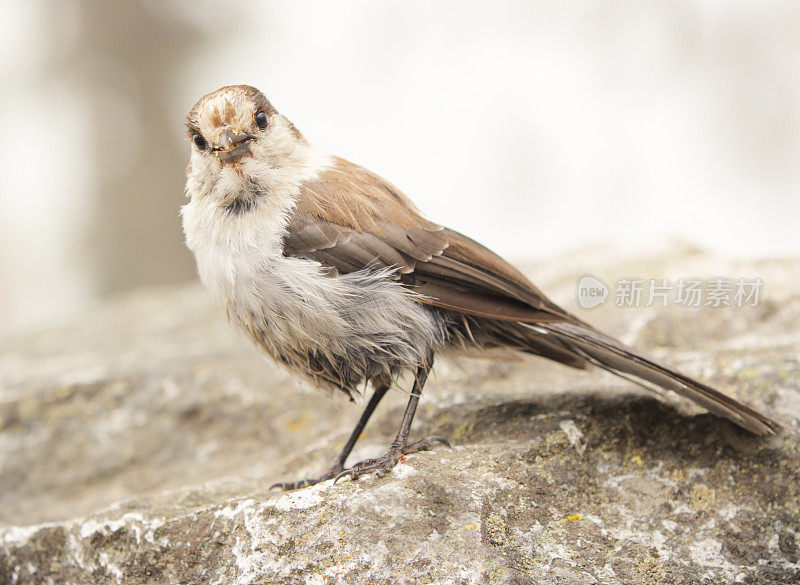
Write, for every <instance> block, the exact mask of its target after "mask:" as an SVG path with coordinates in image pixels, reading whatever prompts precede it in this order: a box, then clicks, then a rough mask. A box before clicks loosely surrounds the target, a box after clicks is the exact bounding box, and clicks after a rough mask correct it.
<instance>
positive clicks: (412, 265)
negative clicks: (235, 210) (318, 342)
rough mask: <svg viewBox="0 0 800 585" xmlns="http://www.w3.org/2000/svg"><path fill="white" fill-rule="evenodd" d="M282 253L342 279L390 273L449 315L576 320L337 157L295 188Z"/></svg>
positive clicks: (512, 271) (506, 267)
mask: <svg viewBox="0 0 800 585" xmlns="http://www.w3.org/2000/svg"><path fill="white" fill-rule="evenodd" d="M284 248H285V253H286V254H287V255H291V256H301V257H304V258H309V259H313V260H317V261H319V262H321V263H323V264H324V265H326V266H328V267H330V268H331V269H334V270H335V271H336V273H341V274H346V273H348V272H353V271H355V270H359V269H362V268H364V267H366V266H376V267H386V268H389V267H391V268H395V269H396V270H397V273H398V277H399V278H400V279H401V280H402V281H403V282H405V283H406V284H408V285H409V286H411V287H413V288H415V289H416V290H417V292H419V293H421V294H422V295H423V297H422V302H425V303H429V304H431V305H434V306H437V307H441V308H445V309H448V310H451V311H456V312H461V313H465V314H469V315H476V316H480V317H486V318H493V319H500V320H505V321H527V322H552V321H577V320H576V319H575V318H574V317H572V316H571V315H569V314H568V313H567V312H566V311H564V310H563V309H560V308H559V307H558V306H556V305H555V304H553V303H551V302H550V301H549V300H548V299H547V298H546V297H545V296H544V295H543V294H542V293H541V291H539V290H538V289H537V288H536V287H535V286H534V285H533V284H532V283H531V282H530V281H529V280H528V279H527V278H525V276H523V275H522V273H520V272H519V271H518V270H517V269H516V268H514V267H513V266H511V265H510V264H509V263H508V262H506V261H505V260H503V259H502V258H500V257H499V256H497V255H496V254H494V253H493V252H491V251H490V250H488V249H487V248H485V247H483V246H481V245H480V244H478V243H477V242H475V241H473V240H471V239H469V238H467V237H466V236H464V235H462V234H459V233H458V232H455V231H453V230H450V229H446V228H443V227H441V226H439V225H437V224H434V223H432V222H429V221H427V220H425V219H423V218H422V217H421V216H420V214H419V212H418V211H417V210H416V208H415V207H414V205H413V204H412V203H411V201H409V200H408V199H407V198H406V197H405V196H404V195H403V194H402V193H401V192H400V191H399V190H398V189H397V188H395V187H394V186H393V185H391V184H390V183H388V182H387V181H385V180H383V179H381V178H380V177H379V176H377V175H375V174H374V173H371V172H369V171H367V170H366V169H363V168H361V167H359V166H357V165H354V164H352V163H349V162H347V161H344V160H342V159H335V161H334V164H333V166H332V167H331V168H330V169H328V170H326V171H325V172H323V173H322V174H321V175H320V176H319V177H318V178H317V179H315V180H314V181H309V182H307V183H304V184H303V185H302V186H301V191H300V196H299V198H298V201H297V205H296V208H295V212H294V214H293V216H292V218H291V221H290V224H289V226H288V233H287V236H286V239H285V241H284Z"/></svg>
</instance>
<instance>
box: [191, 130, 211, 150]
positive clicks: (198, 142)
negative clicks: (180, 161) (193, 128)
mask: <svg viewBox="0 0 800 585" xmlns="http://www.w3.org/2000/svg"><path fill="white" fill-rule="evenodd" d="M192 142H194V145H195V146H196V147H197V150H205V149H206V146H208V143H207V142H206V139H205V138H203V135H202V134H200V133H199V132H195V133H194V134H192Z"/></svg>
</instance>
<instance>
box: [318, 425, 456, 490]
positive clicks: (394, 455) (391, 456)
mask: <svg viewBox="0 0 800 585" xmlns="http://www.w3.org/2000/svg"><path fill="white" fill-rule="evenodd" d="M437 443H440V444H442V445H445V446H447V447H450V441H448V440H447V439H445V438H442V437H436V436H434V437H427V438H425V439H422V440H420V441H417V442H416V443H410V444H408V445H406V446H405V447H396V446H394V445H392V446H391V447H390V448H389V450H388V451H387V452H386V453H384V454H383V455H381V456H380V457H376V458H374V459H364V460H363V461H359V462H358V463H355V464H354V465H353V466H352V467H351V468H350V469H345V470H343V471H341V472H339V473H338V474H337V475H336V477H335V478H334V480H333V483H336V482H337V481H339V480H340V479H342V478H344V477H349V478H350V479H352V480H355V479H358V478H359V477H361V476H364V475H368V474H370V473H374V474H375V475H376V477H383V476H384V475H386V474H387V473H389V472H390V471H391V470H392V468H393V467H394V466H395V465H397V462H398V461H400V459H401V458H402V457H403V456H405V455H410V454H412V453H419V452H420V451H430V450H431V449H433V446H434V445H435V444H437Z"/></svg>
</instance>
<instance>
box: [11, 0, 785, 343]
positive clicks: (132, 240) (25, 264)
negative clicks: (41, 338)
mask: <svg viewBox="0 0 800 585" xmlns="http://www.w3.org/2000/svg"><path fill="white" fill-rule="evenodd" d="M0 23H2V24H0V29H1V30H2V34H0V83H2V88H3V91H2V92H0V128H2V132H0V143H1V144H2V156H0V177H1V178H2V180H0V306H2V307H3V310H2V311H0V332H2V331H7V330H9V329H11V328H19V327H28V326H33V325H39V324H43V323H46V322H48V321H51V320H53V319H56V318H58V317H59V316H60V315H63V314H65V313H67V312H70V311H74V310H76V309H79V308H81V307H84V306H86V305H87V304H89V303H91V302H93V301H95V300H96V299H98V298H102V297H104V296H107V295H110V294H114V293H117V292H119V291H124V290H126V289H130V288H132V287H140V286H148V285H161V284H171V283H179V282H184V281H189V280H192V279H193V278H194V277H195V276H194V265H193V261H192V258H191V256H190V255H189V253H188V252H187V251H186V250H185V248H184V246H183V243H182V233H181V228H180V223H179V218H178V208H179V206H180V205H182V203H183V201H184V199H183V180H184V169H185V165H186V162H187V151H188V144H187V143H186V140H185V136H184V129H183V119H184V116H185V114H186V112H187V111H188V110H189V108H190V107H191V106H192V105H193V103H194V102H195V101H196V100H197V98H199V97H200V96H201V95H203V94H204V93H206V92H208V91H211V90H213V89H216V88H217V87H219V86H222V85H227V84H232V83H248V84H251V85H255V86H257V87H259V88H261V89H262V90H263V91H264V92H265V93H266V94H267V96H268V97H269V98H270V99H271V101H272V102H273V104H274V105H275V106H276V107H277V108H278V109H279V110H281V111H282V112H283V113H284V114H286V115H287V116H288V117H289V118H290V119H291V120H293V121H294V122H295V124H296V125H297V126H298V127H299V128H300V129H301V130H302V131H303V132H304V133H305V135H306V136H307V137H308V138H309V139H310V140H311V141H312V142H314V143H315V144H317V145H318V146H320V147H322V148H324V149H327V150H329V151H332V152H335V153H337V154H340V155H342V156H344V157H346V158H349V159H351V160H354V161H356V162H358V163H360V164H362V165H364V166H367V167H368V168H370V169H372V170H374V171H376V172H378V173H379V174H382V175H384V176H386V177H387V178H389V179H390V180H391V181H392V182H394V183H396V184H397V185H398V186H399V187H400V188H401V189H403V190H405V191H406V193H408V194H409V195H410V196H411V197H412V198H413V199H414V200H415V201H416V202H417V203H418V204H419V206H420V207H421V208H422V209H423V210H424V211H425V212H426V214H427V215H428V216H429V217H430V218H431V219H432V220H434V221H441V222H445V223H447V224H448V225H450V226H452V227H454V228H457V229H460V230H462V231H464V232H466V233H468V234H470V235H471V236H473V237H474V238H475V239H478V240H479V241H482V242H483V243H485V244H487V245H489V246H490V247H492V248H494V249H496V250H497V251H498V252H500V253H501V254H504V255H506V256H508V257H509V258H511V259H514V260H524V259H535V258H541V257H543V256H545V255H548V254H554V253H558V252H565V251H569V250H572V249H576V248H580V247H586V246H591V245H595V244H597V243H599V242H613V243H616V244H618V245H620V246H626V247H631V248H637V249H639V248H642V247H646V246H648V245H651V244H653V243H654V242H663V241H664V240H665V239H668V238H679V239H683V240H687V241H689V242H691V243H693V244H696V245H698V246H701V247H704V248H707V249H711V250H712V251H715V252H717V253H720V254H725V255H731V256H748V257H762V256H776V255H797V254H798V252H800V229H798V225H799V222H798V220H799V219H800V164H799V163H800V34H798V31H800V3H798V2H797V1H796V0H786V1H783V2H778V1H775V2H771V1H766V2H754V1H743V0H728V1H726V2H719V1H718V0H690V1H680V0H670V1H669V2H659V3H641V2H635V1H601V0H576V1H575V2H569V3H559V2H546V1H544V0H505V1H500V0H495V1H492V2H488V1H486V2H473V1H466V0H459V1H457V2H456V1H453V2H444V1H440V2H428V1H409V0H406V1H405V2H402V3H400V2H352V1H344V0H339V1H337V2H335V3H334V2H298V1H294V2H280V3H278V2H253V1H252V0H251V1H247V2H240V1H232V0H229V1H226V2H210V1H197V0H192V1H188V0H187V1H164V0H151V1H139V2H135V1H129V0H126V1H119V0H114V1H110V0H105V1H100V0H98V1H86V0H59V1H58V2H55V1H47V0H28V1H27V2H12V1H11V0H5V1H3V2H2V3H0ZM590 270H591V267H587V271H590Z"/></svg>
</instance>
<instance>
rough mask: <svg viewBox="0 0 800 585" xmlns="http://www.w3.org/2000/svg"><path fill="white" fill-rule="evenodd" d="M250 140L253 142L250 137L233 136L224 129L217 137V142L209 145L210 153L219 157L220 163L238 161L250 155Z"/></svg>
mask: <svg viewBox="0 0 800 585" xmlns="http://www.w3.org/2000/svg"><path fill="white" fill-rule="evenodd" d="M251 140H253V137H252V136H248V135H246V134H234V133H233V132H231V131H230V130H228V129H227V128H225V129H224V130H223V131H222V134H221V135H220V137H219V141H218V142H215V143H214V144H212V145H211V153H212V154H214V155H216V156H217V157H219V160H220V162H222V163H226V162H232V161H235V160H239V159H240V158H242V157H243V156H244V155H246V154H249V153H250V141H251Z"/></svg>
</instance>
